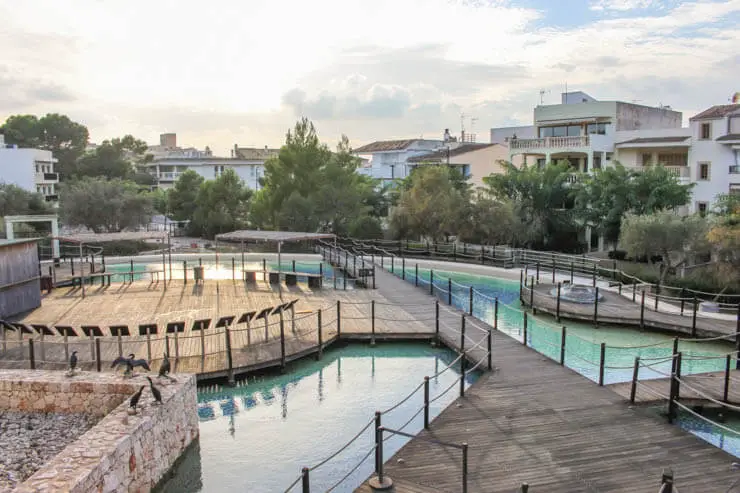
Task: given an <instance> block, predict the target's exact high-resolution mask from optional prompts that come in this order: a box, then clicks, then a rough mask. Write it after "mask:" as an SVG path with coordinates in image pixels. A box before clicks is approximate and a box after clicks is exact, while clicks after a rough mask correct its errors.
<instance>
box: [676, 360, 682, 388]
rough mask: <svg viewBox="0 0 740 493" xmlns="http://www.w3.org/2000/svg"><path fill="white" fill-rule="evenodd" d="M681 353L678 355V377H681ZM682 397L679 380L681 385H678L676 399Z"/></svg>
mask: <svg viewBox="0 0 740 493" xmlns="http://www.w3.org/2000/svg"><path fill="white" fill-rule="evenodd" d="M681 359H682V358H681V353H680V352H679V353H678V354H677V355H676V378H679V379H680V378H681ZM680 398H681V385H680V382H679V385H677V386H676V400H678V399H680Z"/></svg>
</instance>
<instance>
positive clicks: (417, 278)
mask: <svg viewBox="0 0 740 493" xmlns="http://www.w3.org/2000/svg"><path fill="white" fill-rule="evenodd" d="M418 285H419V264H416V267H415V268H414V286H418Z"/></svg>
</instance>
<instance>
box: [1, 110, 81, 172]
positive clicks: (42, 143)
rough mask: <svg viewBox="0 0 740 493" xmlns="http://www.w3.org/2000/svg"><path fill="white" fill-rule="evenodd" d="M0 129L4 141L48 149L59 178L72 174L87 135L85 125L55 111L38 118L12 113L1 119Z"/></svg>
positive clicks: (21, 145)
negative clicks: (0, 125)
mask: <svg viewBox="0 0 740 493" xmlns="http://www.w3.org/2000/svg"><path fill="white" fill-rule="evenodd" d="M2 130H3V131H4V133H5V139H6V141H7V143H8V144H16V145H18V147H32V148H38V149H46V150H49V151H52V153H53V154H54V157H55V158H56V159H57V160H58V162H57V166H56V170H57V172H59V174H60V177H61V178H62V179H65V178H67V177H69V176H71V175H72V174H74V171H75V168H76V163H77V159H79V158H80V156H82V155H83V154H84V152H85V148H86V147H87V142H88V138H89V133H88V130H87V127H85V126H84V125H82V124H80V123H77V122H74V121H72V120H70V119H69V117H67V116H65V115H59V114H57V113H49V114H47V115H45V116H43V117H41V118H37V117H36V116H34V115H13V116H10V117H9V118H8V119H7V120H6V121H5V123H4V124H3V126H2Z"/></svg>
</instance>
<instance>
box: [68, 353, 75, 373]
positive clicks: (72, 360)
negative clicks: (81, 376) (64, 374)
mask: <svg viewBox="0 0 740 493" xmlns="http://www.w3.org/2000/svg"><path fill="white" fill-rule="evenodd" d="M75 368H77V351H72V354H71V355H70V357H69V371H75Z"/></svg>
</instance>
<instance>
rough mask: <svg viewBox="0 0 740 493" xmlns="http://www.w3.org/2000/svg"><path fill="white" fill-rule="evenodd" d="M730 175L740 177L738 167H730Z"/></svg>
mask: <svg viewBox="0 0 740 493" xmlns="http://www.w3.org/2000/svg"><path fill="white" fill-rule="evenodd" d="M730 174H731V175H740V165H734V166H730Z"/></svg>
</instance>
